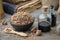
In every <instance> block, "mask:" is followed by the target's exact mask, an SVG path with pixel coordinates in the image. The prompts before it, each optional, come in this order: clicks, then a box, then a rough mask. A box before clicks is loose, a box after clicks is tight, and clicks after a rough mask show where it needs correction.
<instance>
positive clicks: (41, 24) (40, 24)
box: [38, 8, 51, 32]
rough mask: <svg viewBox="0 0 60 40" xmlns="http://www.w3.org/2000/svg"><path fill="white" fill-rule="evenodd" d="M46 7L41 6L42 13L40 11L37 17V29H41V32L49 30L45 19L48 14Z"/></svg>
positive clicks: (48, 23) (48, 24)
mask: <svg viewBox="0 0 60 40" xmlns="http://www.w3.org/2000/svg"><path fill="white" fill-rule="evenodd" d="M47 9H48V8H42V9H41V10H42V13H40V15H39V18H38V29H39V30H42V32H48V31H50V29H51V28H50V27H51V26H50V22H49V21H47V14H48V12H47V11H48V10H47Z"/></svg>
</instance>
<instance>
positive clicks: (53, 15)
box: [50, 5, 56, 27]
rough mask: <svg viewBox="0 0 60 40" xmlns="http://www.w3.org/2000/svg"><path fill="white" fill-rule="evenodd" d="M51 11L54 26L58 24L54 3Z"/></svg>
mask: <svg viewBox="0 0 60 40" xmlns="http://www.w3.org/2000/svg"><path fill="white" fill-rule="evenodd" d="M50 13H51V17H52V21H51V26H52V27H54V26H56V13H55V11H54V6H53V5H51V6H50Z"/></svg>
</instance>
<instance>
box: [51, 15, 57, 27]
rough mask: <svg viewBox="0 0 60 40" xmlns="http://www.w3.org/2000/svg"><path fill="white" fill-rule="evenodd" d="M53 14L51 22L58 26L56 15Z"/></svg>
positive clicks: (52, 24)
mask: <svg viewBox="0 0 60 40" xmlns="http://www.w3.org/2000/svg"><path fill="white" fill-rule="evenodd" d="M51 16H52V22H51V26H52V27H54V26H56V15H53V14H52V15H51Z"/></svg>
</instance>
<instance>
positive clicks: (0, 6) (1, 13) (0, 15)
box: [0, 0, 4, 18]
mask: <svg viewBox="0 0 60 40" xmlns="http://www.w3.org/2000/svg"><path fill="white" fill-rule="evenodd" d="M3 17H4V11H3V6H2V0H0V18H3Z"/></svg>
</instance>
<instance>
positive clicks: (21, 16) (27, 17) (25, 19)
mask: <svg viewBox="0 0 60 40" xmlns="http://www.w3.org/2000/svg"><path fill="white" fill-rule="evenodd" d="M11 22H13V23H15V24H20V25H25V24H29V23H31V22H33V16H32V15H31V14H29V13H27V12H17V13H15V14H14V15H13V16H11Z"/></svg>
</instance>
